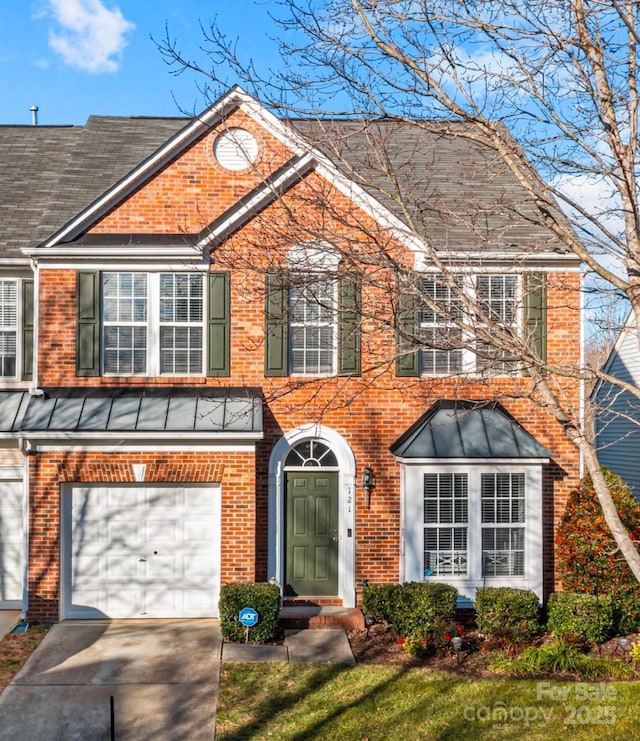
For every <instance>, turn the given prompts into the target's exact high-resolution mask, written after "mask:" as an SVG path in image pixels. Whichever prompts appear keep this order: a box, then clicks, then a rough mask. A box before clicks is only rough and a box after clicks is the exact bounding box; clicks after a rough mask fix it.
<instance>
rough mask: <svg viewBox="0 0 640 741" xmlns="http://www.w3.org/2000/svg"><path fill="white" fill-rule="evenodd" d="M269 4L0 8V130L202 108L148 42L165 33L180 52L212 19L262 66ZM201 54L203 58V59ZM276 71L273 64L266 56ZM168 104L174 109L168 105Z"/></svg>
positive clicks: (160, 0)
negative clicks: (34, 117)
mask: <svg viewBox="0 0 640 741" xmlns="http://www.w3.org/2000/svg"><path fill="white" fill-rule="evenodd" d="M276 5H277V4H276V3H275V2H274V0H199V1H198V0H0V124H29V123H31V113H30V110H29V109H30V108H31V106H33V105H37V106H38V107H39V112H38V118H39V123H40V124H83V123H84V122H85V121H86V119H87V117H88V116H89V115H90V114H92V113H93V114H103V115H122V116H129V115H131V116H138V115H148V116H175V115H181V111H180V107H181V108H183V109H185V110H188V111H192V110H194V108H195V109H196V110H201V109H202V108H204V107H205V102H204V100H203V98H202V96H201V94H200V93H199V92H198V90H197V88H196V77H195V76H194V75H193V74H183V75H180V76H177V77H176V76H174V75H172V74H171V72H170V69H169V67H168V66H167V65H166V63H165V62H164V61H163V59H162V57H161V55H160V53H159V51H158V49H157V48H156V46H155V44H154V43H153V41H152V39H151V37H152V36H153V37H154V38H156V39H159V40H160V39H162V38H163V37H164V33H165V24H168V25H169V30H170V34H171V36H172V37H173V38H175V39H177V41H178V46H179V47H180V48H181V49H182V50H183V51H188V50H192V51H193V52H194V53H197V48H198V46H199V44H200V43H201V41H202V35H201V31H200V27H199V21H200V20H202V21H203V22H204V23H205V24H206V22H207V21H208V20H209V19H210V18H213V17H215V16H218V18H219V20H220V25H221V26H222V27H223V29H224V30H225V31H226V32H227V33H228V34H229V35H230V36H232V37H236V36H238V34H239V33H241V35H242V48H243V51H245V52H246V53H247V55H249V56H252V57H254V58H261V59H268V58H269V57H268V55H269V54H273V53H274V51H273V44H272V43H271V42H270V41H269V40H268V37H267V34H269V33H270V34H271V35H274V33H275V32H274V29H273V27H272V25H271V23H270V21H269V18H268V11H269V9H271V10H273V9H274V7H275V6H276ZM203 58H204V57H203V55H200V59H203ZM272 61H273V64H274V66H276V67H277V60H276V59H275V57H272ZM174 98H175V100H174Z"/></svg>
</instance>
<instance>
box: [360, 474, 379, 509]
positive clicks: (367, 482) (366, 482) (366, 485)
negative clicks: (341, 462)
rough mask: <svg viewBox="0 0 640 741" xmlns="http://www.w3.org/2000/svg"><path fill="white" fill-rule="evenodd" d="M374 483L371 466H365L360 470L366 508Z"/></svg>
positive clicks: (368, 504) (369, 503) (369, 501)
mask: <svg viewBox="0 0 640 741" xmlns="http://www.w3.org/2000/svg"><path fill="white" fill-rule="evenodd" d="M375 485H376V477H375V476H374V473H373V468H371V466H365V467H364V469H363V470H362V491H363V492H364V501H365V505H366V507H367V509H369V507H370V506H371V490H372V489H373V487H374V486H375Z"/></svg>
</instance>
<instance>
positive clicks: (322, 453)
mask: <svg viewBox="0 0 640 741" xmlns="http://www.w3.org/2000/svg"><path fill="white" fill-rule="evenodd" d="M285 466H286V467H287V468H337V467H338V459H337V458H336V456H335V453H334V452H333V451H332V450H331V448H329V446H328V445H325V443H321V442H320V441H318V440H305V441H304V442H301V443H299V444H298V445H296V446H295V448H292V449H291V450H290V451H289V455H287V459H286V461H285Z"/></svg>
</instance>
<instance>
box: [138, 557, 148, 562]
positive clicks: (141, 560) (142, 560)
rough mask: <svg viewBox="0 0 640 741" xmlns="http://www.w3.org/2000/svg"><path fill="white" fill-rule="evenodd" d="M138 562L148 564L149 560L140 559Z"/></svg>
mask: <svg viewBox="0 0 640 741" xmlns="http://www.w3.org/2000/svg"><path fill="white" fill-rule="evenodd" d="M138 562H139V563H146V562H147V559H146V558H139V559H138Z"/></svg>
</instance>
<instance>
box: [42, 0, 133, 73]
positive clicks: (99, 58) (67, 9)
mask: <svg viewBox="0 0 640 741" xmlns="http://www.w3.org/2000/svg"><path fill="white" fill-rule="evenodd" d="M49 5H50V10H51V14H52V16H53V18H54V19H55V21H56V23H57V25H58V26H59V28H56V29H55V30H52V31H50V32H49V46H50V47H51V48H52V49H53V50H54V51H56V52H58V54H60V55H61V56H62V58H63V59H64V61H65V64H68V65H69V66H70V67H75V68H76V69H80V70H83V71H84V72H92V73H99V72H115V71H117V69H118V66H119V62H120V56H121V54H122V50H123V49H124V47H125V46H126V40H125V35H126V33H127V32H128V31H132V30H133V29H134V28H135V26H134V24H133V23H131V22H130V21H128V20H126V19H125V18H124V16H123V15H122V13H121V12H120V8H117V7H114V8H111V9H110V8H107V7H105V6H104V5H103V3H102V2H101V0H49Z"/></svg>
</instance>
